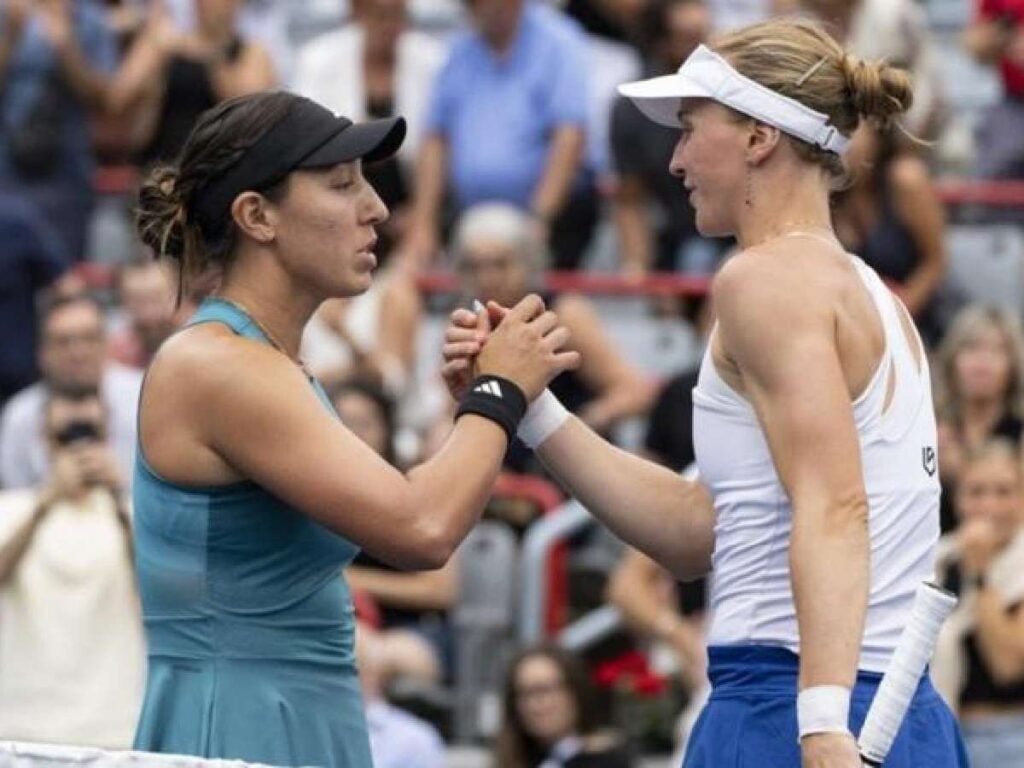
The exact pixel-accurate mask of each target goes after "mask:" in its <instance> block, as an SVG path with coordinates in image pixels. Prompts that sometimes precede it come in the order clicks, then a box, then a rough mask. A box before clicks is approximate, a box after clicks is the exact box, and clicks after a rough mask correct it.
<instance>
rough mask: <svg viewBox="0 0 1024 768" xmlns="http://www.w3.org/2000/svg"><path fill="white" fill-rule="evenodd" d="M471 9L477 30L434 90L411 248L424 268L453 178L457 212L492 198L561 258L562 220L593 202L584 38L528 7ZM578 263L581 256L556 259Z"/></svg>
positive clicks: (484, 2)
mask: <svg viewBox="0 0 1024 768" xmlns="http://www.w3.org/2000/svg"><path fill="white" fill-rule="evenodd" d="M467 4H468V6H469V9H470V13H471V15H472V19H473V24H474V29H473V30H472V31H470V32H469V33H467V34H466V35H464V36H463V37H461V38H460V39H458V40H456V41H455V43H454V44H453V46H452V50H451V53H450V55H449V58H448V61H447V63H446V64H445V66H444V68H443V69H442V71H441V73H440V75H439V76H438V78H437V81H436V82H435V85H434V93H433V99H432V103H431V107H430V110H429V113H428V115H427V120H426V125H425V127H424V137H425V138H424V142H423V147H422V149H421V152H420V163H419V167H418V169H417V173H418V176H417V184H416V193H415V201H414V211H413V221H412V225H411V233H410V238H409V241H408V242H407V243H406V246H407V247H408V248H409V251H410V253H411V254H412V255H413V256H415V257H417V258H418V259H420V260H421V263H422V260H426V259H429V258H430V257H432V256H433V254H434V252H435V251H436V250H437V246H438V240H439V237H438V229H439V221H438V220H439V218H440V216H439V214H440V211H441V206H442V201H443V197H444V191H445V182H446V181H447V182H449V183H450V185H451V191H452V193H453V195H452V196H453V202H454V204H455V208H456V212H457V211H461V210H463V209H465V208H468V207H470V206H472V205H475V204H477V203H481V202H484V201H488V200H500V201H505V202H509V203H512V204H514V205H517V206H520V207H522V208H524V209H526V210H529V211H531V212H532V213H533V214H534V215H535V216H536V217H537V220H538V225H539V226H540V227H542V228H543V229H545V230H547V231H548V232H550V233H551V234H552V245H553V247H554V249H555V250H556V251H558V250H559V248H558V245H559V240H560V239H559V232H558V229H559V226H558V224H559V218H560V216H562V215H563V214H565V213H566V212H567V208H569V209H571V208H572V207H573V206H572V205H571V203H572V201H574V200H578V199H580V198H581V197H586V195H587V190H586V183H587V180H586V179H585V173H584V172H583V170H582V168H581V160H582V157H583V147H584V139H585V135H584V134H585V131H584V127H585V125H586V122H587V109H588V99H587V73H586V62H587V48H586V38H585V36H584V34H583V32H582V30H581V29H580V28H579V27H578V26H577V25H576V23H575V22H573V21H571V20H569V19H568V18H566V17H565V16H563V15H562V14H561V13H559V12H558V11H556V10H553V9H551V8H548V7H546V6H543V5H541V4H539V3H535V2H530V1H529V0H468V3H467ZM591 199H592V195H591ZM579 225H580V222H579V221H577V222H575V224H574V226H573V227H572V229H577V230H578V229H579V228H580V226H579ZM552 228H554V231H552ZM582 245H585V242H584V243H583V244H582ZM567 247H568V246H567ZM574 247H576V248H577V249H578V250H582V248H581V247H580V244H579V243H576V244H575V246H574ZM573 258H575V260H576V261H578V259H579V253H576V254H565V255H563V254H561V253H556V259H559V260H560V261H563V262H564V261H571V260H573Z"/></svg>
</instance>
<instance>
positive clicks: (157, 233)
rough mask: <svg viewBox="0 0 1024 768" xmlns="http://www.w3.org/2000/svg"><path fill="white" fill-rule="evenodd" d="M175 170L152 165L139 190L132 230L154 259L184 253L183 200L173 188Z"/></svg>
mask: <svg viewBox="0 0 1024 768" xmlns="http://www.w3.org/2000/svg"><path fill="white" fill-rule="evenodd" d="M177 181H178V169H177V168H174V167H173V166H160V167H157V168H154V169H153V170H152V171H151V172H150V173H149V175H148V176H147V177H146V180H145V181H143V183H142V188H141V189H140V190H139V207H138V208H137V209H136V211H135V229H136V231H137V232H138V233H139V238H140V239H141V240H142V242H143V243H144V244H145V245H146V246H147V247H149V248H151V249H152V250H153V254H154V255H155V256H156V257H157V258H161V257H165V256H167V257H170V258H172V259H177V260H179V261H180V260H181V259H182V258H183V257H184V253H185V224H186V216H185V201H184V200H183V199H182V197H181V195H180V194H179V193H178V191H177Z"/></svg>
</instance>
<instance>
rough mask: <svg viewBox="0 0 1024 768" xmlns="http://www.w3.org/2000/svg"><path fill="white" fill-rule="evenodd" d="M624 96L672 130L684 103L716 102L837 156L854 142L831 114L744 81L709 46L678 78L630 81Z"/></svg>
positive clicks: (689, 61) (693, 57) (622, 87)
mask: <svg viewBox="0 0 1024 768" xmlns="http://www.w3.org/2000/svg"><path fill="white" fill-rule="evenodd" d="M619 93H621V94H622V95H623V96H625V97H627V98H629V99H631V100H632V101H633V103H634V104H636V106H637V108H638V109H639V110H640V111H641V112H643V113H644V114H645V115H646V116H647V117H649V118H650V119H651V120H653V121H654V122H656V123H660V124H661V125H667V126H669V127H672V128H678V127H679V107H680V104H679V100H680V99H712V100H714V101H717V102H718V103H719V104H724V105H725V106H727V107H731V108H732V109H735V110H736V111H737V112H742V113H743V114H744V115H749V116H750V117H752V118H754V119H755V120H760V121H761V122H762V123H767V124H768V125H772V126H774V127H776V128H778V129H779V130H780V131H783V132H785V133H788V134H790V135H791V136H796V137H797V138H798V139H803V140H804V141H806V142H808V143H809V144H813V145H815V146H818V147H821V148H822V149H827V150H828V151H829V152H835V153H836V154H837V155H841V154H843V152H845V151H846V146H847V144H849V139H847V138H846V137H845V136H843V135H842V134H841V133H840V132H839V130H838V129H837V128H836V127H835V126H834V125H832V124H831V123H829V121H828V115H824V114H822V113H821V112H817V111H816V110H813V109H811V108H810V107H808V106H805V105H804V104H801V103H800V102H799V101H797V100H796V99H791V98H789V97H788V96H783V95H782V94H781V93H778V92H776V91H773V90H771V89H770V88H765V87H764V86H763V85H761V84H760V83H756V82H754V81H753V80H751V79H750V78H749V77H744V76H743V75H741V74H740V73H739V72H737V71H736V70H735V69H733V68H732V67H731V66H730V65H729V62H727V61H726V60H725V59H723V58H722V57H721V56H719V55H718V54H717V53H715V52H713V51H711V50H710V49H709V48H706V47H705V46H703V45H701V46H698V47H697V50H695V51H694V52H693V53H691V54H690V56H689V58H687V59H686V61H685V62H683V65H682V66H681V67H680V68H679V71H678V72H676V73H675V74H674V75H665V76H663V77H654V78H651V79H650V80H639V81H637V82H635V83H624V84H623V85H620V86H619Z"/></svg>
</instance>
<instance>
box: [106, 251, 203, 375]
mask: <svg viewBox="0 0 1024 768" xmlns="http://www.w3.org/2000/svg"><path fill="white" fill-rule="evenodd" d="M175 290H176V287H175V285H174V278H173V276H172V275H171V274H170V272H169V270H168V268H167V266H166V265H165V264H161V263H159V262H156V261H139V262H136V263H134V264H126V265H125V266H124V267H122V268H121V274H120V275H119V279H118V297H119V298H120V304H121V306H122V307H123V308H124V312H125V318H124V319H125V324H124V325H123V326H122V327H121V328H120V329H119V330H116V331H114V332H113V333H112V334H111V336H110V346H109V354H110V357H111V358H112V359H113V360H115V361H117V362H118V363H120V364H121V365H125V366H128V367H129V368H145V367H146V366H148V365H149V361H150V360H152V359H153V355H155V354H156V351H157V349H159V348H160V345H161V344H163V342H164V339H166V338H167V337H168V336H170V335H171V334H172V333H173V332H174V330H175V329H176V328H177V327H178V325H180V323H181V321H182V320H183V319H185V318H186V317H187V315H188V314H190V313H191V311H192V310H193V309H194V306H193V305H192V304H191V303H190V302H189V303H188V304H187V305H185V306H183V307H182V310H183V311H175V307H174V297H175Z"/></svg>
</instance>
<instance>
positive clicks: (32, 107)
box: [0, 0, 117, 259]
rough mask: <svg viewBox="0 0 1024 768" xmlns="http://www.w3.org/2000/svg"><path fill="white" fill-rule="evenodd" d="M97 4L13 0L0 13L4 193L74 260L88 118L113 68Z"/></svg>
mask: <svg viewBox="0 0 1024 768" xmlns="http://www.w3.org/2000/svg"><path fill="white" fill-rule="evenodd" d="M116 55H117V54H116V50H115V45H114V39H113V35H112V34H111V33H110V31H109V30H108V29H107V28H106V25H105V17H104V11H103V9H102V8H100V7H99V6H97V5H96V4H95V3H93V2H92V0H75V1H74V2H72V0H37V1H35V2H29V1H28V0H8V1H7V2H6V3H5V4H4V6H3V9H2V10H0V191H7V192H10V193H14V194H16V195H18V196H19V197H20V198H21V199H23V200H25V201H28V202H30V203H32V204H33V205H34V206H35V207H36V208H37V210H38V211H39V215H40V216H41V217H42V219H43V221H44V222H45V223H46V225H47V226H48V227H49V228H50V229H51V230H52V231H53V232H54V233H55V234H56V235H57V236H58V237H59V238H60V241H61V243H62V244H63V248H64V251H65V252H66V253H68V254H70V255H71V257H72V258H73V259H81V258H83V256H84V255H85V253H84V251H85V238H86V229H87V226H88V222H89V214H90V212H91V210H92V204H93V188H92V174H93V158H92V150H91V144H90V141H91V138H90V127H89V118H90V116H91V115H94V114H96V113H97V112H100V111H102V108H103V106H104V105H105V103H106V99H107V93H108V89H109V73H110V72H111V71H112V70H113V69H114V67H115V65H116V60H115V59H116Z"/></svg>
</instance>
